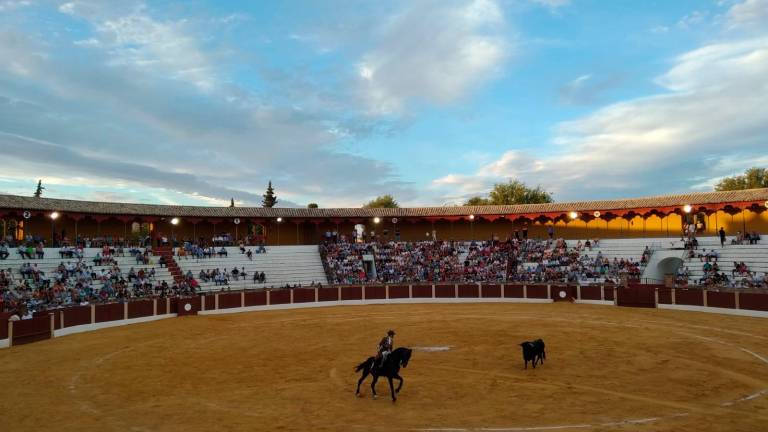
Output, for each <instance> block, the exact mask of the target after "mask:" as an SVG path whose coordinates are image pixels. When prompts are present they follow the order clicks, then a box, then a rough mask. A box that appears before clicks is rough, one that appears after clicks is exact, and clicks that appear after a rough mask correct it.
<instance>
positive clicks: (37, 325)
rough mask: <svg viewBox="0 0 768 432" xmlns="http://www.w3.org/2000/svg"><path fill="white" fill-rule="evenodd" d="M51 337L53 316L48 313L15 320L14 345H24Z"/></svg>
mask: <svg viewBox="0 0 768 432" xmlns="http://www.w3.org/2000/svg"><path fill="white" fill-rule="evenodd" d="M50 338H51V318H50V316H48V315H45V316H39V317H37V318H32V319H28V320H21V321H14V323H13V341H12V343H13V345H23V344H27V343H32V342H37V341H41V340H45V339H50Z"/></svg>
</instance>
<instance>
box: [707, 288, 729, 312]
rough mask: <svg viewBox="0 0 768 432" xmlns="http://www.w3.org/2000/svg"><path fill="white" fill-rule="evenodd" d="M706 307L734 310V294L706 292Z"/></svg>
mask: <svg viewBox="0 0 768 432" xmlns="http://www.w3.org/2000/svg"><path fill="white" fill-rule="evenodd" d="M707 306H709V307H719V308H728V309H734V308H736V294H734V293H732V292H717V291H707Z"/></svg>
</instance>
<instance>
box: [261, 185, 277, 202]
mask: <svg viewBox="0 0 768 432" xmlns="http://www.w3.org/2000/svg"><path fill="white" fill-rule="evenodd" d="M263 197H264V200H263V201H262V204H263V206H264V207H274V206H275V204H277V195H275V189H274V188H273V187H272V180H270V181H269V186H267V193H265V194H264V195H263Z"/></svg>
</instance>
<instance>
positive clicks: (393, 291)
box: [389, 285, 409, 299]
mask: <svg viewBox="0 0 768 432" xmlns="http://www.w3.org/2000/svg"><path fill="white" fill-rule="evenodd" d="M408 296H409V291H408V285H390V286H389V298H391V299H393V298H408Z"/></svg>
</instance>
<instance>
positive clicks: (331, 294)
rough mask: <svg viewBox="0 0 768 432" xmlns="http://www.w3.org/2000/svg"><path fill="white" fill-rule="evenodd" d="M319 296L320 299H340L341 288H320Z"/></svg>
mask: <svg viewBox="0 0 768 432" xmlns="http://www.w3.org/2000/svg"><path fill="white" fill-rule="evenodd" d="M317 298H318V300H320V301H338V300H339V289H338V288H335V287H334V288H318V290H317Z"/></svg>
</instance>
